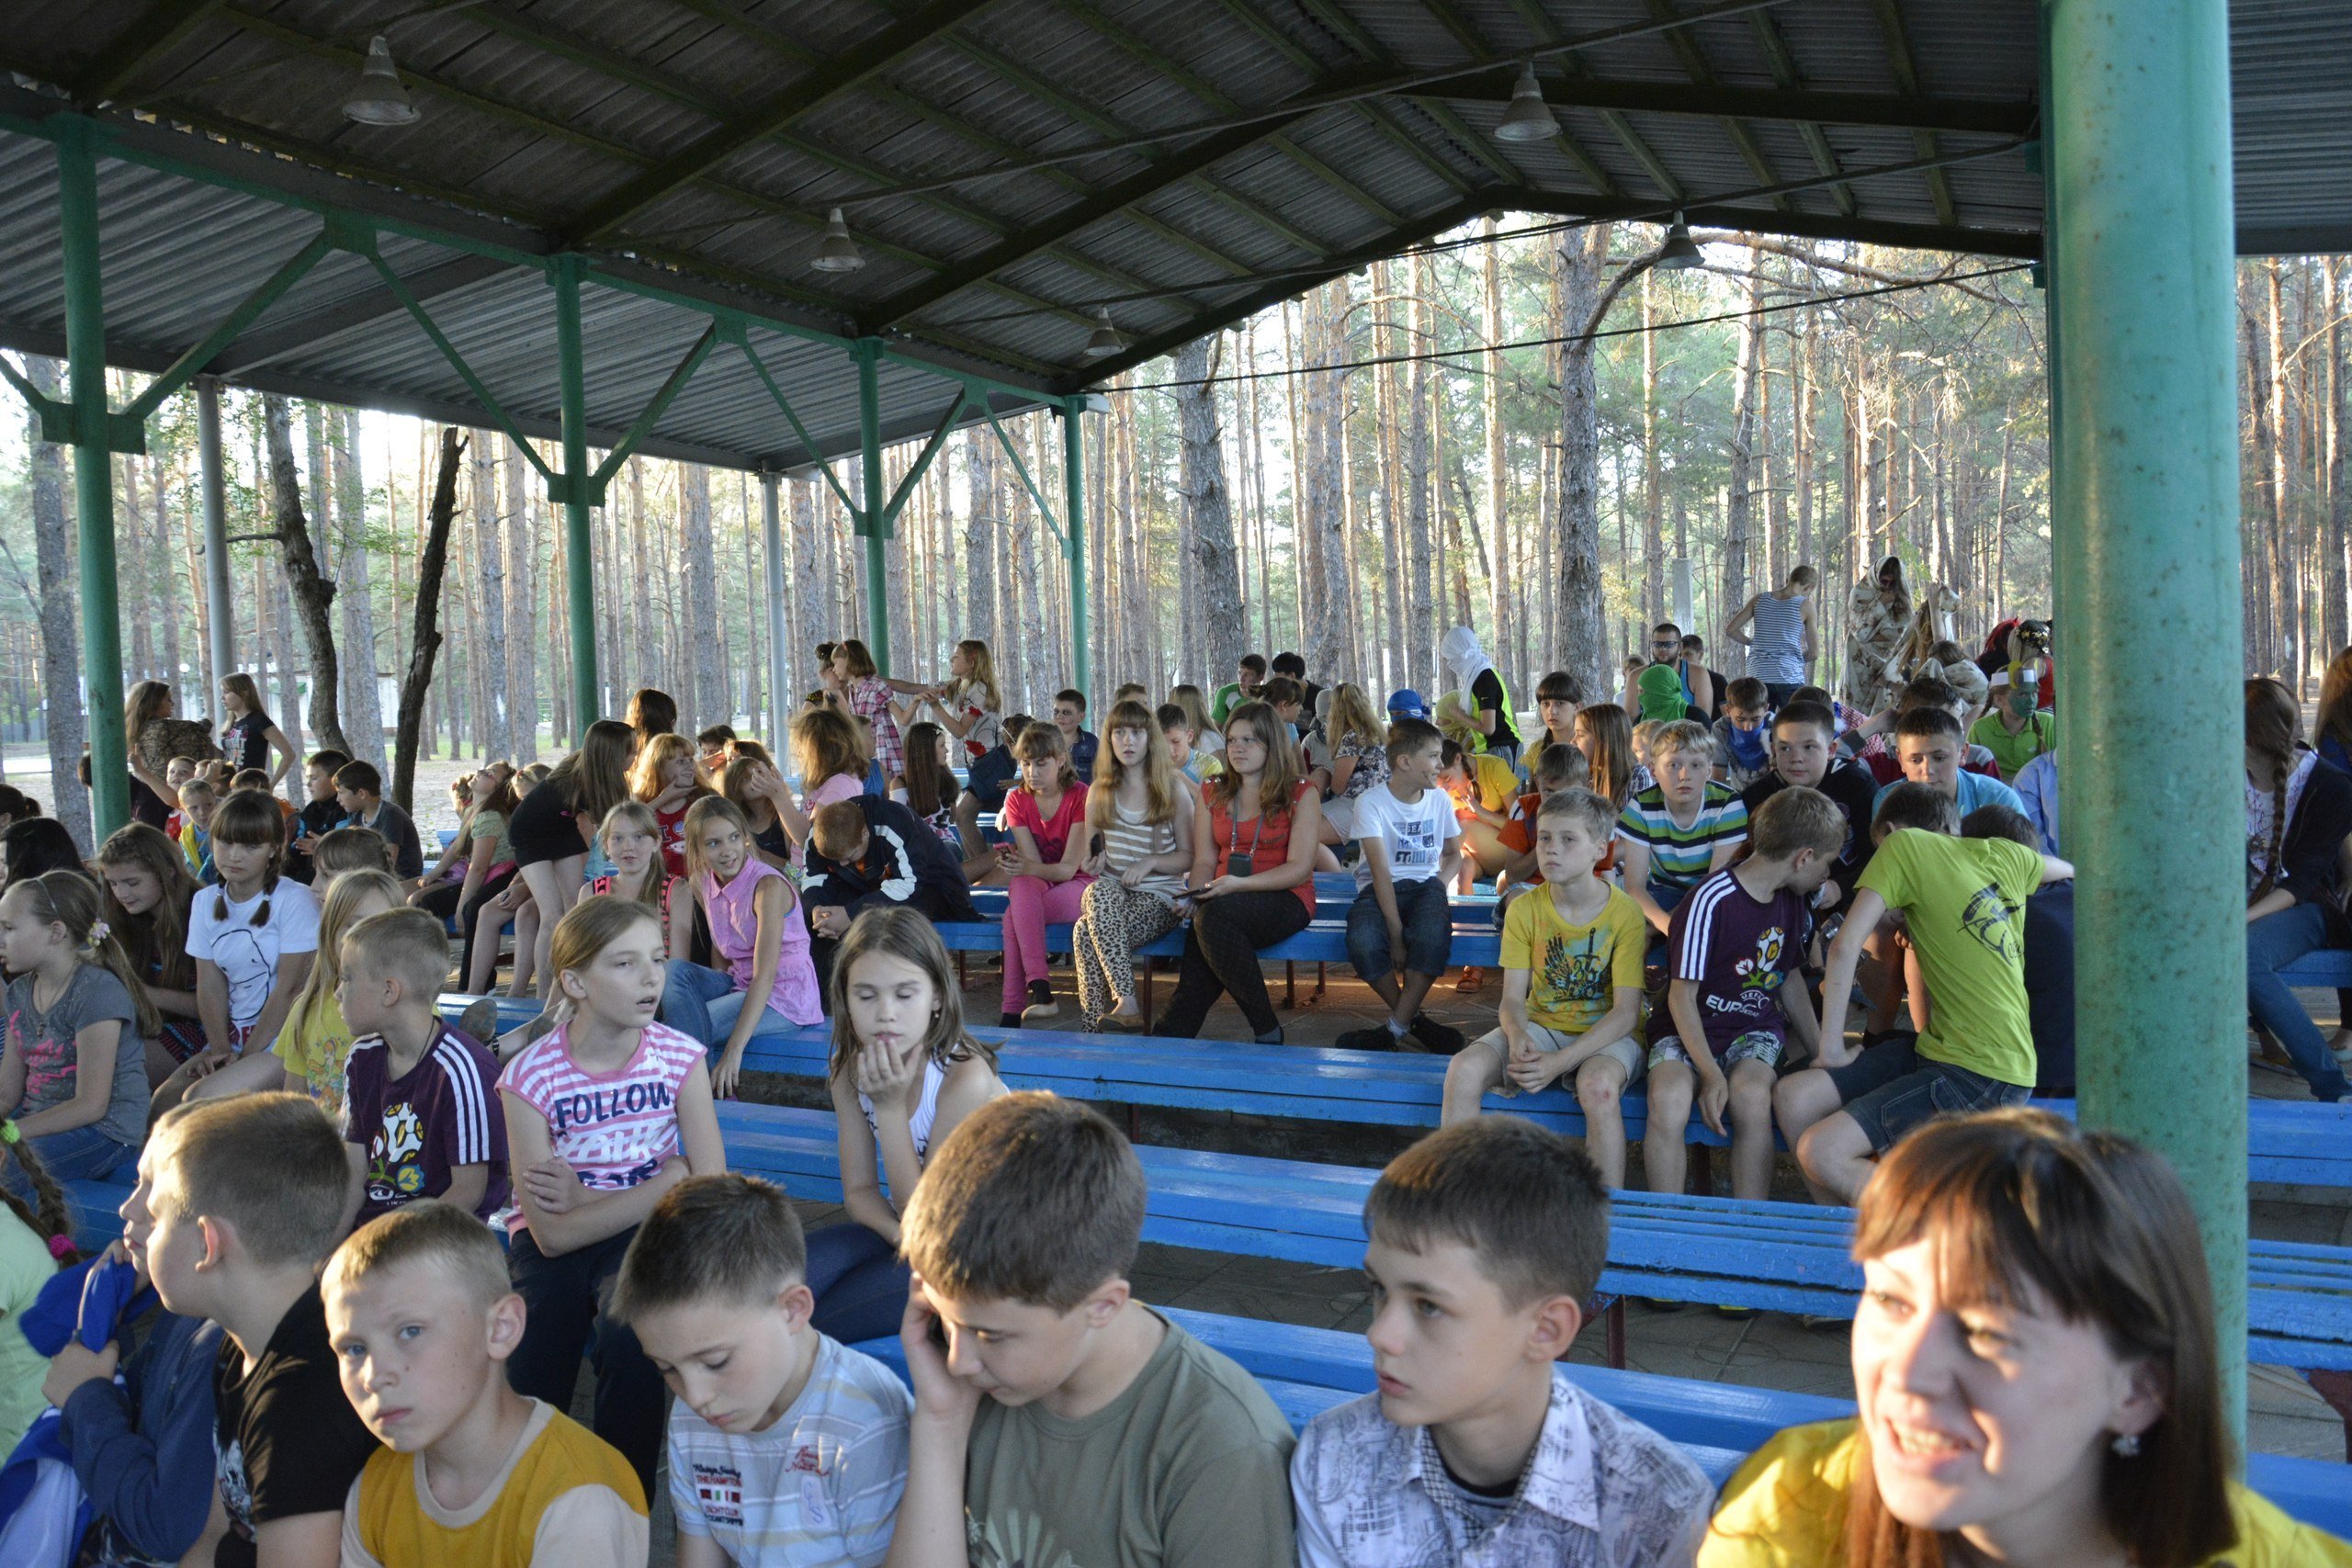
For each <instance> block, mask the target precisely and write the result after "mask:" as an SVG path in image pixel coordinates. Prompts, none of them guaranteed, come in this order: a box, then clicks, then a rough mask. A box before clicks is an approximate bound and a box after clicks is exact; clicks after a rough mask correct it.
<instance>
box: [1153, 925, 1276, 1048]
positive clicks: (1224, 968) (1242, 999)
mask: <svg viewBox="0 0 2352 1568" xmlns="http://www.w3.org/2000/svg"><path fill="white" fill-rule="evenodd" d="M1313 918H1314V916H1313V913H1312V911H1310V910H1309V909H1308V908H1307V907H1306V900H1305V899H1303V898H1301V897H1299V896H1298V895H1297V894H1295V893H1293V892H1289V891H1287V890H1285V891H1283V892H1280V893H1227V894H1224V895H1221V896H1220V897H1215V898H1205V899H1203V900H1202V901H1201V902H1199V903H1197V904H1195V905H1194V906H1193V923H1192V924H1191V925H1190V926H1189V927H1187V928H1186V929H1185V935H1184V957H1183V962H1182V965H1181V967H1180V970H1179V972H1178V975H1177V979H1176V994H1175V996H1173V997H1172V998H1170V999H1169V1003H1168V1010H1167V1011H1165V1012H1163V1013H1161V1014H1160V1015H1159V1028H1158V1029H1157V1030H1155V1031H1153V1032H1154V1033H1158V1034H1165V1035H1169V1036H1170V1037H1172V1038H1174V1039H1178V1040H1190V1039H1192V1038H1193V1036H1194V1035H1196V1034H1198V1033H1200V1032H1201V1021H1202V1020H1204V1019H1205V1018H1207V1017H1208V1015H1209V1008H1210V1006H1211V1005H1212V1004H1214V1003H1215V1002H1216V998H1217V997H1218V995H1219V994H1220V993H1222V994H1224V995H1227V996H1229V997H1231V998H1233V1001H1234V1005H1235V1006H1237V1007H1238V1008H1239V1009H1240V1010H1241V1016H1242V1017H1244V1018H1246V1019H1248V1020H1249V1021H1250V1032H1251V1033H1253V1034H1272V1032H1274V1031H1275V1029H1277V1028H1278V1027H1279V1025H1278V1024H1277V1022H1276V1021H1275V1019H1274V1004H1273V1002H1272V1000H1271V999H1270V998H1268V997H1267V995H1266V976H1265V975H1264V974H1263V972H1261V970H1260V969H1259V967H1258V964H1259V958H1258V954H1259V953H1260V952H1261V950H1263V949H1265V948H1269V947H1272V946H1273V945H1274V943H1276V942H1281V941H1283V940H1284V939H1286V938H1289V937H1294V936H1296V935H1297V934H1298V933H1299V932H1300V931H1305V930H1306V922H1307V921H1308V920H1309V919H1313Z"/></svg>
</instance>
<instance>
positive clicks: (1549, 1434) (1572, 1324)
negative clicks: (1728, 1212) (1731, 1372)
mask: <svg viewBox="0 0 2352 1568" xmlns="http://www.w3.org/2000/svg"><path fill="white" fill-rule="evenodd" d="M1363 1224H1364V1235H1365V1236H1366V1238H1367V1240H1366V1242H1365V1246H1364V1258H1363V1269H1364V1272H1365V1273H1366V1274H1368V1275H1370V1276H1371V1279H1372V1287H1373V1293H1372V1299H1373V1319H1372V1326H1371V1327H1370V1328H1368V1329H1366V1330H1365V1331H1364V1337H1365V1338H1366V1339H1367V1340H1369V1341H1370V1342H1371V1344H1372V1351H1373V1368H1374V1371H1375V1372H1376V1373H1377V1374H1378V1377H1379V1380H1380V1387H1379V1392H1377V1393H1367V1394H1365V1395H1364V1396H1363V1398H1361V1399H1357V1400H1353V1401H1351V1402H1350V1403H1348V1404H1342V1405H1339V1406H1337V1407H1335V1408H1333V1409H1330V1410H1327V1411H1325V1412H1323V1413H1322V1414H1321V1415H1319V1416H1316V1417H1315V1419H1314V1420H1312V1421H1310V1422H1308V1423H1307V1425H1306V1433H1305V1435H1304V1436H1302V1437H1301V1438H1300V1439H1299V1444H1298V1451H1297V1453H1296V1454H1295V1456H1294V1457H1293V1459H1292V1461H1291V1472H1290V1481H1291V1495H1292V1496H1293V1498H1294V1499H1295V1501H1296V1503H1297V1506H1298V1562H1299V1568H1521V1565H1522V1564H1535V1563H1568V1562H1578V1563H1586V1562H1589V1563H1603V1562H1605V1563H1609V1564H1611V1568H1680V1565H1683V1564H1688V1563H1689V1562H1691V1558H1692V1555H1693V1553H1694V1552H1695V1551H1697V1549H1698V1544H1699V1540H1700V1538H1701V1537H1702V1536H1703V1535H1704V1534H1705V1533H1706V1529H1707V1515H1708V1511H1709V1508H1710V1506H1711V1505H1712V1504H1713V1501H1714V1487H1713V1484H1712V1483H1709V1481H1708V1480H1707V1477H1706V1475H1705V1473H1704V1472H1702V1471H1701V1470H1700V1469H1699V1467H1698V1466H1697V1465H1696V1464H1694V1463H1692V1462H1691V1458H1690V1456H1689V1455H1687V1454H1685V1453H1684V1452H1683V1451H1682V1450H1680V1449H1679V1448H1677V1447H1676V1446H1675V1445H1674V1444H1672V1443H1670V1442H1668V1440H1667V1439H1666V1438H1663V1437H1660V1436H1659V1435H1658V1434H1657V1433H1656V1432H1654V1431H1652V1430H1651V1429H1650V1428H1649V1427H1645V1426H1643V1425H1642V1424H1641V1423H1640V1422H1638V1421H1635V1420H1634V1419H1633V1417H1631V1416H1623V1415H1620V1414H1619V1413H1618V1412H1617V1411H1616V1410H1615V1409H1613V1408H1611V1406H1610V1405H1608V1404H1604V1403H1602V1402H1601V1401H1600V1400H1598V1399H1595V1398H1594V1397H1592V1396H1591V1395H1590V1394H1589V1393H1585V1392H1584V1391H1583V1390H1581V1389H1579V1388H1578V1387H1577V1384H1576V1382H1575V1381H1574V1380H1573V1379H1572V1378H1571V1377H1570V1376H1569V1373H1568V1371H1567V1369H1566V1368H1565V1367H1563V1366H1561V1365H1560V1364H1559V1362H1560V1358H1561V1357H1562V1356H1564V1355H1566V1353H1567V1350H1568V1348H1569V1347H1570V1346H1572V1345H1574V1344H1575V1343H1576V1338H1577V1331H1578V1330H1579V1329H1581V1328H1582V1327H1583V1326H1584V1303H1586V1302H1587V1301H1589V1299H1591V1295H1592V1291H1593V1286H1594V1284H1595V1283H1596V1282H1597V1281H1598V1280H1600V1269H1601V1265H1602V1263H1603V1262H1604V1261H1605V1260H1606V1259H1607V1257H1608V1253H1609V1195H1608V1193H1607V1192H1606V1191H1605V1190H1603V1189H1602V1187H1601V1185H1600V1173H1599V1172H1598V1171H1596V1170H1595V1169H1594V1168H1593V1165H1592V1162H1591V1161H1590V1160H1589V1159H1588V1158H1586V1157H1585V1156H1584V1153H1583V1151H1582V1150H1580V1149H1578V1148H1577V1146H1576V1145H1575V1144H1574V1143H1573V1142H1571V1141H1570V1140H1568V1139H1566V1138H1564V1137H1561V1136H1560V1135H1559V1134H1555V1133H1549V1132H1545V1131H1544V1130H1543V1129H1542V1128H1539V1127H1537V1126H1535V1125H1534V1124H1532V1122H1524V1121H1521V1119H1519V1118H1518V1117H1515V1116H1489V1117H1484V1118H1481V1119H1480V1120H1478V1121H1476V1122H1463V1123H1461V1124H1460V1125H1458V1126H1453V1127H1447V1128H1444V1129H1442V1131H1439V1132H1436V1133H1432V1134H1430V1135H1429V1136H1428V1137H1426V1138H1423V1139H1422V1140H1421V1141H1420V1142H1419V1143H1418V1144H1415V1145H1413V1146H1412V1147H1411V1148H1409V1149H1408V1150H1406V1151H1405V1152H1404V1153H1403V1154H1401V1155H1399V1156H1397V1158H1396V1159H1395V1160H1393V1161H1391V1162H1390V1163H1389V1166H1388V1168H1387V1169H1386V1170H1384V1171H1382V1172H1381V1174H1380V1179H1379V1180H1378V1181H1377V1182H1375V1183H1374V1185H1373V1189H1372V1194H1371V1196H1370V1197H1368V1198H1366V1199H1365V1200H1364V1206H1363Z"/></svg>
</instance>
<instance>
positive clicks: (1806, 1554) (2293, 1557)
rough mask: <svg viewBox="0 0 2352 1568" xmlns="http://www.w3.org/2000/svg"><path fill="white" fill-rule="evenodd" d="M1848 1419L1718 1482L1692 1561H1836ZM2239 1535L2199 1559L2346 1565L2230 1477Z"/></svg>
mask: <svg viewBox="0 0 2352 1568" xmlns="http://www.w3.org/2000/svg"><path fill="white" fill-rule="evenodd" d="M1857 1426H1858V1423H1856V1422H1854V1421H1824V1422H1821V1423H1819V1424H1818V1425H1815V1426H1811V1427H1790V1428H1789V1429H1788V1430H1787V1431H1785V1432H1782V1433H1781V1435H1780V1436H1778V1437H1776V1438H1773V1439H1772V1440H1771V1441H1770V1442H1769V1443H1766V1444H1765V1445H1764V1446H1763V1447H1762V1448H1760V1449H1758V1450H1756V1451H1755V1452H1754V1453H1752V1454H1750V1455H1748V1456H1747V1462H1746V1463H1745V1464H1743V1465H1741V1466H1740V1467H1739V1471H1738V1473H1736V1474H1735V1475H1734V1476H1733V1477H1732V1478H1731V1482H1730V1483H1729V1484H1728V1485H1726V1486H1725V1487H1724V1491H1723V1503H1722V1506H1719V1507H1718V1508H1717V1509H1716V1510H1715V1519H1714V1523H1713V1525H1712V1526H1710V1527H1709V1529H1708V1530H1707V1539H1706V1540H1705V1542H1704V1543H1703V1544H1702V1545H1701V1546H1700V1548H1699V1562H1698V1568H1832V1565H1834V1564H1837V1563H1840V1562H1843V1561H1844V1559H1845V1535H1846V1495H1847V1493H1848V1492H1849V1490H1850V1489H1851V1488H1852V1486H1853V1483H1854V1471H1855V1467H1856V1466H1857V1465H1859V1464H1860V1462H1861V1439H1860V1435H1859V1434H1858V1432H1857V1431H1856V1427H1857ZM2229 1492H2230V1512H2231V1513H2232V1514H2233V1516H2235V1517H2236V1520H2237V1527H2238V1543H2237V1544H2236V1545H2235V1546H2233V1547H2231V1548H2229V1549H2228V1550H2227V1551H2222V1552H2220V1553H2218V1554H2217V1555H2215V1556H2214V1557H2212V1558H2211V1559H2209V1560H2208V1562H2206V1563H2204V1564H2202V1565H2200V1568H2352V1545H2346V1543H2345V1542H2343V1541H2341V1540H2337V1539H2336V1538H2335V1537H2334V1536H2332V1535H2329V1534H2328V1533H2326V1532H2325V1531H2324V1530H2319V1529H2312V1527H2311V1526H2309V1525H2305V1524H2300V1523H2298V1522H2296V1521H2295V1520H2293V1519H2290V1518H2289V1517H2287V1516H2286V1515H2285V1514H2283V1513H2281V1512H2280V1511H2279V1510H2278V1506H2276V1505H2274V1504H2272V1503H2271V1502H2269V1501H2268V1500H2267V1499H2266V1498H2264V1497H2261V1496H2259V1495H2256V1494H2255V1493H2253V1492H2250V1491H2248V1490H2247V1489H2246V1488H2245V1487H2244V1486H2241V1485H2239V1484H2238V1483H2235V1482H2232V1483H2230V1488H2229Z"/></svg>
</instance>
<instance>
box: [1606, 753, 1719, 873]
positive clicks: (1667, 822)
mask: <svg viewBox="0 0 2352 1568" xmlns="http://www.w3.org/2000/svg"><path fill="white" fill-rule="evenodd" d="M1617 836H1618V837H1619V838H1621V839H1624V840H1628V841H1630V842H1633V843H1636V844H1641V845H1645V846H1646V847H1647V849H1648V850H1649V852H1650V886H1651V887H1652V888H1653V889H1655V890H1657V891H1659V892H1672V891H1676V890H1679V889H1682V888H1689V887H1696V886H1699V884H1700V883H1702V882H1703V881H1704V880H1706V876H1707V873H1708V872H1709V871H1710V870H1712V869H1713V864H1714V854H1715V851H1717V850H1718V849H1722V848H1724V847H1725V846H1727V845H1733V844H1744V843H1746V842H1747V807H1745V806H1743V805H1741V804H1740V799H1739V796H1738V795H1735V794H1733V793H1732V791H1731V788H1730V786H1729V785H1727V784H1722V783H1720V782H1718V781H1716V780H1714V779H1709V780H1708V781H1707V786H1706V793H1705V795H1703V797H1702V799H1701V800H1700V802H1699V811H1698V815H1696V816H1695V817H1693V818H1691V824H1690V826H1689V827H1684V826H1683V825H1682V824H1681V823H1679V822H1677V821H1676V820H1675V819H1674V814H1673V813H1672V812H1671V811H1669V810H1668V809H1667V805H1666V792H1665V790H1663V789H1661V788H1660V787H1659V786H1658V785H1657V784H1652V785H1650V786H1649V787H1648V788H1647V789H1645V790H1643V791H1642V792H1641V793H1640V794H1639V795H1635V796H1634V798H1633V799H1631V800H1629V801H1627V802H1626V803H1625V809H1624V811H1623V813H1622V814H1621V815H1620V816H1619V817H1618V818H1617Z"/></svg>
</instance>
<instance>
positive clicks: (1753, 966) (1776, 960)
mask: <svg viewBox="0 0 2352 1568" xmlns="http://www.w3.org/2000/svg"><path fill="white" fill-rule="evenodd" d="M1788 941H1789V937H1788V933H1787V932H1786V931H1782V930H1781V928H1780V927H1778V926H1770V927H1767V928H1766V929H1765V931H1764V934H1763V935H1761V936H1759V937H1758V938H1757V939H1756V951H1755V952H1754V953H1751V954H1749V955H1748V956H1747V957H1746V958H1743V959H1741V960H1740V961H1739V962H1738V963H1737V964H1734V965H1733V966H1732V973H1734V974H1735V975H1737V976H1739V978H1740V983H1741V984H1742V985H1746V986H1755V987H1759V988H1761V989H1763V990H1767V991H1769V990H1771V989H1773V988H1774V987H1778V986H1779V985H1780V983H1781V949H1782V948H1784V947H1786V946H1787V945H1788Z"/></svg>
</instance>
